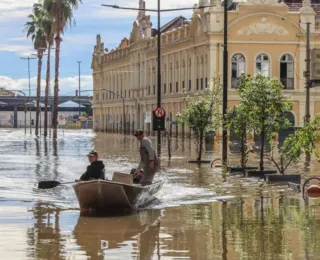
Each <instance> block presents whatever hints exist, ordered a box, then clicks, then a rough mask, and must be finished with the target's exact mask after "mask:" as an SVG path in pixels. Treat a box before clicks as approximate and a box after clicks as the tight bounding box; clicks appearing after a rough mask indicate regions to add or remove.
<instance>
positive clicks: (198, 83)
mask: <svg viewBox="0 0 320 260" xmlns="http://www.w3.org/2000/svg"><path fill="white" fill-rule="evenodd" d="M197 90H199V79H197Z"/></svg>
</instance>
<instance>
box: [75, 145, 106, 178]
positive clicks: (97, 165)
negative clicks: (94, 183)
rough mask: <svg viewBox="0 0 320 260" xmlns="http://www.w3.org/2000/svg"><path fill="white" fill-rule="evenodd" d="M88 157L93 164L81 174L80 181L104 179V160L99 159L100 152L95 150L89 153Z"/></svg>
mask: <svg viewBox="0 0 320 260" xmlns="http://www.w3.org/2000/svg"><path fill="white" fill-rule="evenodd" d="M88 159H89V162H90V163H91V164H90V165H89V166H88V167H87V171H86V172H85V173H84V174H82V175H81V177H80V181H89V180H99V179H100V180H104V179H105V171H104V164H103V162H102V161H100V160H98V153H97V152H96V151H94V150H93V151H91V152H90V153H89V154H88Z"/></svg>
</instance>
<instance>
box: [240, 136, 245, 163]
mask: <svg viewBox="0 0 320 260" xmlns="http://www.w3.org/2000/svg"><path fill="white" fill-rule="evenodd" d="M244 135H245V134H244V133H243V134H242V135H241V144H240V145H241V146H240V150H241V168H242V169H244V167H245V163H246V151H245V143H244V142H245V137H244Z"/></svg>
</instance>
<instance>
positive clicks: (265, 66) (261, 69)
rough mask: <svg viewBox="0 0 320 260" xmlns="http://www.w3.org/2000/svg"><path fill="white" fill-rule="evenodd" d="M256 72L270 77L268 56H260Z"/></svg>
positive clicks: (257, 60) (257, 59)
mask: <svg viewBox="0 0 320 260" xmlns="http://www.w3.org/2000/svg"><path fill="white" fill-rule="evenodd" d="M256 72H257V73H262V74H263V75H264V76H265V77H268V78H269V77H270V60H269V57H268V55H266V54H259V55H258V56H257V58H256Z"/></svg>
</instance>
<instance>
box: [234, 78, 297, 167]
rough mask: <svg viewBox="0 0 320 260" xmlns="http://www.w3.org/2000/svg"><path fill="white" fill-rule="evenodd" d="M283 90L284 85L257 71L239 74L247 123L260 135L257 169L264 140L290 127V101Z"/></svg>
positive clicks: (262, 157) (240, 94)
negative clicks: (253, 73)
mask: <svg viewBox="0 0 320 260" xmlns="http://www.w3.org/2000/svg"><path fill="white" fill-rule="evenodd" d="M282 90H283V85H282V83H281V82H280V81H279V79H277V78H273V79H269V78H267V77H265V76H264V75H262V74H260V73H258V74H256V75H255V76H254V77H252V76H250V75H245V74H242V76H241V77H240V84H239V90H238V93H239V96H240V102H241V105H242V106H243V107H244V111H245V115H246V118H247V122H250V125H251V128H252V129H253V130H254V132H255V134H258V135H260V137H261V147H260V164H259V166H260V171H263V170H264V164H263V159H264V148H265V141H267V142H270V140H271V138H272V136H273V135H274V134H275V133H278V132H279V131H280V130H281V129H285V128H287V127H288V126H290V122H289V120H288V119H287V117H286V114H287V113H288V112H290V110H291V109H292V101H291V99H290V97H289V96H288V95H285V94H284V93H283V92H282Z"/></svg>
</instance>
